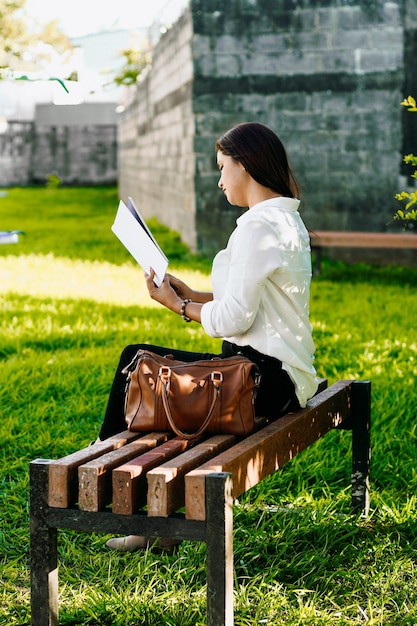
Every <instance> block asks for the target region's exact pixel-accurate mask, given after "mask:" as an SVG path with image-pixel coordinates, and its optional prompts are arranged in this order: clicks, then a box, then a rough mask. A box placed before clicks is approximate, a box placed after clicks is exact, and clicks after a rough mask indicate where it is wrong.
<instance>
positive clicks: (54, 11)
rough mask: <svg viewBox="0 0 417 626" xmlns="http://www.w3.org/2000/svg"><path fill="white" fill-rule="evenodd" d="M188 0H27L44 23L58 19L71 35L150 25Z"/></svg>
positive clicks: (29, 8)
mask: <svg viewBox="0 0 417 626" xmlns="http://www.w3.org/2000/svg"><path fill="white" fill-rule="evenodd" d="M185 4H186V1H185V0H115V1H113V2H112V1H111V0H110V1H109V0H70V1H69V2H67V1H66V0H27V2H26V10H27V12H28V13H29V14H30V15H31V17H33V18H34V19H36V20H38V21H39V22H40V23H47V22H50V21H52V20H58V23H59V26H60V28H61V30H63V31H64V33H65V34H66V35H68V36H69V37H81V36H83V35H88V34H91V33H96V32H98V31H100V30H110V29H113V28H142V27H147V26H150V25H151V24H152V23H153V22H154V21H155V20H157V18H158V17H159V16H161V15H164V20H162V21H164V22H166V21H170V19H172V17H173V15H174V14H179V10H180V8H181V7H183V6H185Z"/></svg>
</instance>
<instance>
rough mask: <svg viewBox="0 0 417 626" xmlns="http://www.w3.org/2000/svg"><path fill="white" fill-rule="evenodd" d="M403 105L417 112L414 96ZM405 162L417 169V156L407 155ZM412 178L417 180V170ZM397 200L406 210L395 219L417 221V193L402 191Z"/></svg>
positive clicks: (399, 210)
mask: <svg viewBox="0 0 417 626" xmlns="http://www.w3.org/2000/svg"><path fill="white" fill-rule="evenodd" d="M401 104H402V106H404V107H407V111H410V112H412V113H416V112H417V106H416V101H415V99H414V98H413V97H412V96H408V98H405V99H404V100H403V101H402V102H401ZM403 161H404V163H406V164H407V165H411V166H412V167H417V156H416V155H414V154H406V155H405V156H404V158H403ZM411 178H414V179H417V169H416V170H414V172H413V173H412V174H411ZM395 199H396V200H399V201H400V202H402V203H403V204H404V209H398V210H397V212H396V213H395V215H394V219H397V220H405V221H407V220H412V221H417V191H410V192H408V191H401V192H400V193H397V194H396V195H395ZM414 207H415V208H414Z"/></svg>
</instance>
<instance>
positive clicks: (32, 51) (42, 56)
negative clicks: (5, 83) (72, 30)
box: [0, 0, 72, 79]
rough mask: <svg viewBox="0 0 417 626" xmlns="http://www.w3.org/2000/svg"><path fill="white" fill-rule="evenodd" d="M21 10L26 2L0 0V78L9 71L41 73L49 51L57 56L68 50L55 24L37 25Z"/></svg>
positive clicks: (65, 38) (48, 58) (69, 44)
mask: <svg viewBox="0 0 417 626" xmlns="http://www.w3.org/2000/svg"><path fill="white" fill-rule="evenodd" d="M25 7H26V0H0V79H1V78H5V77H7V76H8V75H10V74H12V73H13V72H30V71H39V70H42V69H43V68H44V66H46V64H47V63H48V62H49V61H50V53H51V50H52V49H53V50H54V51H55V52H58V53H64V52H65V51H67V50H71V49H72V46H71V43H70V41H69V39H68V37H67V36H66V35H65V34H64V33H62V32H61V31H60V29H59V28H58V25H57V22H56V21H50V22H48V23H47V24H42V25H41V24H38V23H37V22H34V21H33V20H32V19H31V18H30V16H29V15H28V14H27V13H26V12H25ZM45 44H46V45H45Z"/></svg>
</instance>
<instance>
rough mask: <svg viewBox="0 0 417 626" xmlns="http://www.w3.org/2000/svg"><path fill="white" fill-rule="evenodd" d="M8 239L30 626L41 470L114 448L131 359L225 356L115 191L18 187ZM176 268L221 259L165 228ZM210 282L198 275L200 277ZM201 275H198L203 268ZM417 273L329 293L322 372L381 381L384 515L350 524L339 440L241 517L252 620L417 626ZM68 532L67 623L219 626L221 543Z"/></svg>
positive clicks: (11, 415) (7, 319)
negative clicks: (32, 465) (158, 294)
mask: <svg viewBox="0 0 417 626" xmlns="http://www.w3.org/2000/svg"><path fill="white" fill-rule="evenodd" d="M5 192H6V195H3V196H2V197H0V230H6V229H22V230H24V231H25V233H26V234H25V235H24V236H22V238H21V241H20V243H19V244H17V245H1V246H0V301H1V306H0V364H1V366H0V460H1V462H0V511H1V526H0V624H1V625H3V624H4V625H5V626H6V625H7V626H9V625H15V624H16V625H19V626H23V625H26V624H30V594H29V567H28V566H29V533H28V464H29V462H30V461H31V460H32V459H35V458H58V457H60V456H62V455H64V454H67V453H69V452H72V451H74V450H75V449H77V448H79V447H80V446H83V445H87V444H88V443H89V442H90V441H91V440H92V439H93V438H94V437H95V436H96V434H97V430H98V428H99V425H100V421H101V415H102V413H103V410H104V408H105V404H106V398H107V394H108V391H109V387H110V384H111V381H112V377H113V372H114V368H115V366H116V363H117V360H118V357H119V354H120V351H121V349H122V348H123V347H124V346H125V345H126V344H128V343H131V342H136V341H141V342H150V343H151V342H152V343H161V344H165V345H173V346H181V347H184V348H190V349H198V350H200V349H201V350H211V351H212V350H213V351H214V350H217V349H218V348H219V343H218V341H217V340H214V339H211V338H209V337H206V336H205V335H204V333H203V332H202V330H201V328H200V327H199V326H198V325H197V324H183V323H182V321H181V320H180V318H178V316H175V315H174V314H172V313H170V312H168V311H165V310H164V309H162V308H161V307H160V306H159V305H157V304H154V303H152V302H151V301H150V300H149V297H148V295H147V291H146V288H145V285H144V279H143V273H142V271H141V270H140V268H138V267H137V265H136V264H135V262H134V261H132V260H131V259H130V257H129V254H128V253H127V252H126V251H125V250H124V248H123V246H122V245H121V244H120V243H119V241H118V240H117V239H116V238H115V236H114V235H113V234H112V233H111V232H110V226H111V224H112V220H113V218H114V215H115V212H116V209H117V203H118V198H117V191H116V189H114V188H107V187H103V188H83V189H65V188H59V189H46V188H45V189H40V188H38V189H9V190H5ZM152 227H153V229H154V230H155V232H156V236H157V238H158V240H160V241H161V243H162V247H163V248H164V249H165V250H166V252H167V254H168V256H169V257H170V258H171V259H173V262H172V271H174V272H176V273H178V274H179V275H181V276H182V277H183V278H184V279H185V280H187V281H189V282H190V283H193V284H195V285H196V286H200V288H202V289H205V288H208V287H209V279H208V271H209V263H207V262H206V261H204V260H201V259H199V260H197V259H195V258H194V257H193V256H192V255H190V254H188V253H187V252H186V251H185V248H184V246H183V245H182V244H181V242H180V241H179V238H178V236H175V235H173V234H172V233H170V232H168V231H167V229H164V228H163V227H161V226H160V225H158V224H157V223H156V222H152ZM191 268H193V269H191ZM194 268H197V269H194ZM416 311H417V271H416V270H411V269H409V268H406V269H398V268H388V269H387V268H385V269H379V268H371V267H367V266H356V267H345V266H343V265H339V264H328V263H327V264H326V263H325V264H324V266H323V270H322V273H321V275H320V276H319V277H316V278H314V280H313V284H312V299H311V319H312V323H313V326H314V338H315V342H316V346H317V351H316V367H317V370H318V374H319V375H320V376H327V377H328V379H329V382H330V383H332V382H334V381H335V380H337V379H341V378H352V377H354V378H359V379H370V380H371V381H372V395H373V414H372V448H373V452H372V456H373V458H372V474H371V514H370V516H369V518H368V519H363V518H361V517H353V516H351V515H350V508H349V505H350V489H349V480H350V476H349V474H350V435H349V433H345V432H336V431H335V432H331V433H329V434H328V435H326V437H324V438H323V439H322V440H320V441H319V442H317V443H316V444H314V446H311V447H310V448H309V449H308V450H306V451H305V452H303V453H302V454H301V455H300V456H299V457H297V458H296V459H294V460H293V461H291V462H290V463H288V464H287V465H286V466H285V467H284V469H283V470H282V471H279V472H277V473H276V474H275V475H274V476H271V477H270V478H268V479H266V480H265V481H263V483H262V484H261V485H259V486H257V487H255V488H254V489H252V490H251V491H250V492H249V493H248V494H247V495H246V496H245V497H243V498H241V499H240V500H239V502H238V503H236V507H235V519H234V523H235V542H234V548H235V623H236V625H237V626H243V625H245V626H253V625H255V624H270V625H285V626H288V625H289V626H296V625H297V626H299V625H311V626H320V625H326V626H333V625H335V624H336V625H341V626H342V625H343V626H344V625H356V624H369V625H377V624H378V625H382V624H384V625H387V626H394V625H395V626H396V625H398V626H400V625H401V626H402V625H410V626H411V625H415V624H417V571H416V570H417V567H416V563H417V536H416V535H417V523H416V521H417V520H416V517H417V498H416V495H417V472H416V457H417V454H416V450H417V447H416V446H417V419H416V417H417V393H416V375H417V315H416ZM105 539H106V537H104V536H102V535H96V534H94V535H90V534H87V533H75V532H70V531H60V533H59V563H60V573H59V577H60V623H61V624H72V625H80V626H81V625H84V624H89V625H95V626H98V625H100V626H102V625H108V626H139V625H144V626H145V625H152V626H153V625H154V626H160V625H161V624H168V625H170V626H191V625H193V626H203V624H204V622H205V588H204V584H205V569H204V554H205V547H204V544H195V543H192V542H184V543H183V545H182V546H181V547H180V549H179V551H178V552H177V553H176V554H175V555H167V554H154V553H146V554H141V553H133V554H128V555H119V554H113V553H110V552H109V551H108V550H106V548H105V547H104V541H105Z"/></svg>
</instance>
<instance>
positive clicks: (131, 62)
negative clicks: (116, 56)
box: [113, 41, 152, 86]
mask: <svg viewBox="0 0 417 626" xmlns="http://www.w3.org/2000/svg"><path fill="white" fill-rule="evenodd" d="M120 54H121V56H122V57H123V58H124V64H123V66H122V68H121V69H120V71H119V73H118V74H116V76H115V77H114V79H113V80H114V82H115V83H116V85H127V86H130V85H135V84H136V83H137V80H138V78H139V76H140V75H141V73H142V72H143V71H144V69H145V68H146V67H148V66H149V65H151V63H152V53H151V46H150V43H149V42H148V41H144V42H143V43H142V45H141V46H137V47H133V48H129V49H126V50H122V52H121V53H120Z"/></svg>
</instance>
